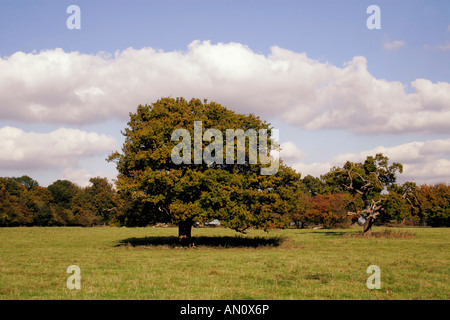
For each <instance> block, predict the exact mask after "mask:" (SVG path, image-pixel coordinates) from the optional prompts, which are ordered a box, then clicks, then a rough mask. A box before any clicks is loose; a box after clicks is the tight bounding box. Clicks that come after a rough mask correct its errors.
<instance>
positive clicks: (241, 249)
mask: <svg viewBox="0 0 450 320" xmlns="http://www.w3.org/2000/svg"><path fill="white" fill-rule="evenodd" d="M383 230H385V229H384V228H375V230H374V231H375V232H377V231H378V232H382V231H383ZM389 230H394V229H389ZM395 230H398V231H401V232H398V234H399V235H400V237H396V236H395V234H397V232H385V233H386V234H388V236H387V237H373V238H370V239H368V238H361V237H357V236H356V235H357V233H358V232H359V231H360V230H359V229H345V230H295V229H288V230H273V231H270V232H269V233H265V232H263V231H256V230H252V231H250V232H249V233H248V234H247V235H245V236H242V235H241V236H239V237H238V238H236V233H235V232H234V231H232V230H228V229H223V228H211V229H208V228H195V229H193V236H194V237H195V238H194V240H193V241H194V246H193V247H191V248H182V247H178V246H177V245H176V242H174V238H172V237H174V236H176V235H177V229H175V228H109V227H105V228H1V229H0V299H183V300H184V299H296V300H297V299H445V300H447V299H449V297H450V286H449V276H448V275H449V261H450V260H449V258H450V253H449V252H450V250H449V240H450V229H444V228H442V229H431V228H408V229H395ZM405 234H409V235H411V234H413V236H412V237H411V236H405ZM70 265H78V266H79V267H80V268H81V290H69V289H68V288H67V286H66V280H67V278H68V277H69V276H70V274H67V273H66V269H67V267H68V266H70ZM369 265H378V266H379V267H380V268H381V289H380V290H376V289H374V290H369V289H368V288H367V287H366V280H367V278H368V277H369V274H367V273H366V269H367V267H368V266H369Z"/></svg>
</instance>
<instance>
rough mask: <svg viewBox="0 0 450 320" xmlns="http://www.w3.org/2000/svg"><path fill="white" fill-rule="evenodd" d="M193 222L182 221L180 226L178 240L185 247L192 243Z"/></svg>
mask: <svg viewBox="0 0 450 320" xmlns="http://www.w3.org/2000/svg"><path fill="white" fill-rule="evenodd" d="M191 230H192V221H190V220H186V221H180V223H179V224H178V239H179V240H180V242H181V243H182V244H183V245H188V244H189V243H190V242H191Z"/></svg>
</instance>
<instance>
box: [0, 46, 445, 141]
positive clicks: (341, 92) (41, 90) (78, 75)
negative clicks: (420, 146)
mask: <svg viewBox="0 0 450 320" xmlns="http://www.w3.org/2000/svg"><path fill="white" fill-rule="evenodd" d="M0 70H2V72H1V73H0V118H1V119H5V120H8V119H9V120H16V121H24V122H27V121H28V122H51V123H58V124H59V123H76V124H84V123H89V122H99V121H103V120H105V119H110V118H113V117H119V118H121V119H127V118H128V113H129V112H130V111H135V110H136V106H137V105H138V104H145V103H151V102H154V101H156V99H158V98H161V97H163V96H173V97H177V96H183V97H185V98H187V99H189V98H191V97H198V98H208V99H209V100H214V101H217V102H219V103H221V104H223V105H225V106H227V107H229V108H231V109H233V110H236V111H238V112H245V113H248V112H252V113H255V114H257V115H260V116H262V117H267V116H278V115H279V116H281V117H282V118H283V119H284V120H285V121H287V122H288V123H290V124H293V125H297V126H300V127H304V128H307V129H311V130H314V129H322V128H338V129H345V130H349V131H351V132H356V133H363V134H379V133H404V132H416V133H417V132H422V133H423V132H426V133H449V132H450V126H449V125H448V123H450V83H448V82H437V83H433V82H431V81H430V80H427V79H417V80H415V81H413V82H412V84H411V85H412V88H413V89H414V90H415V91H414V92H412V93H406V90H405V88H406V87H405V85H403V84H402V83H400V82H396V81H386V80H383V79H377V78H375V77H374V76H373V75H372V74H370V73H369V72H368V70H367V61H366V59H365V58H364V57H354V58H353V59H352V60H351V61H350V62H348V63H347V64H346V65H344V66H343V67H337V66H334V65H331V64H329V63H323V62H319V61H317V60H313V59H310V58H308V57H307V55H306V54H305V53H296V52H293V51H290V50H286V49H282V48H279V47H276V46H275V47H272V48H271V53H270V54H269V55H267V56H265V55H262V54H258V53H255V52H254V51H252V50H251V49H250V48H248V47H247V46H245V45H242V44H239V43H227V44H224V43H218V44H211V43H210V42H209V41H204V42H200V41H194V42H192V43H191V44H190V45H189V46H188V49H187V51H185V52H180V51H171V52H163V51H158V50H155V49H153V48H143V49H140V50H136V49H132V48H129V49H126V50H124V51H121V52H116V53H115V54H114V55H110V56H108V55H105V54H103V53H101V54H97V55H88V54H82V53H79V52H70V53H66V52H64V51H63V50H61V49H55V50H45V51H41V52H39V53H23V52H16V53H15V54H13V55H12V56H10V57H7V58H3V59H0Z"/></svg>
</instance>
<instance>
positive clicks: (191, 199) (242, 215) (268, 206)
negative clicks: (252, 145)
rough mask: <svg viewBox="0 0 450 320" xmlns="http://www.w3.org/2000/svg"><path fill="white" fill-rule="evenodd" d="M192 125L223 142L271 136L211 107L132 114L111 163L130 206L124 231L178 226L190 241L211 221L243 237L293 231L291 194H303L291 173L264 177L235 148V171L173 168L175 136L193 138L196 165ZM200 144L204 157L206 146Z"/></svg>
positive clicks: (160, 104) (166, 102)
mask: <svg viewBox="0 0 450 320" xmlns="http://www.w3.org/2000/svg"><path fill="white" fill-rule="evenodd" d="M194 121H202V123H203V129H204V130H206V129H208V128H214V129H218V130H219V131H220V132H222V133H223V137H222V138H223V141H224V142H225V141H226V137H225V132H226V129H242V130H243V131H246V130H247V129H254V130H256V131H257V132H258V130H259V129H266V130H268V133H269V135H270V132H271V131H270V127H269V124H267V123H266V122H264V121H261V120H260V119H259V118H258V117H256V116H254V115H252V114H250V115H242V114H236V113H235V112H233V111H230V110H228V109H226V108H225V107H222V106H221V105H220V104H217V103H214V102H210V103H207V101H206V100H205V101H204V102H202V101H200V100H198V99H192V100H190V101H189V102H188V101H186V100H185V99H183V98H177V99H172V98H163V99H160V100H158V101H157V102H155V103H153V104H152V105H150V106H149V105H145V106H142V105H140V106H139V107H138V108H137V112H136V113H132V114H130V121H129V122H128V127H127V128H126V129H125V131H124V132H122V133H123V135H124V136H125V143H124V145H123V147H122V153H119V152H116V153H113V154H112V155H111V156H110V157H109V158H108V160H109V161H115V162H116V163H117V169H118V171H119V175H118V180H117V182H116V186H117V190H118V193H119V195H120V196H121V197H122V199H124V201H126V202H128V205H127V211H126V212H125V213H122V214H120V215H119V220H120V221H121V222H122V223H124V224H125V225H146V224H151V223H156V222H171V223H176V224H178V227H179V236H180V237H185V238H190V236H191V227H192V225H193V224H194V223H196V222H200V223H203V222H207V221H210V220H212V219H219V220H220V221H221V223H222V224H223V225H225V226H226V227H229V228H232V229H234V230H236V231H240V232H244V231H245V230H246V229H248V228H250V227H256V228H263V229H266V230H267V229H268V228H270V227H274V226H280V225H283V224H285V223H287V221H288V219H286V218H287V217H286V215H285V213H286V211H285V210H290V209H292V205H291V204H289V201H288V200H289V199H290V198H291V197H293V196H294V193H295V192H294V191H293V189H295V188H298V182H299V179H300V176H299V175H298V174H296V173H295V172H294V171H293V170H292V169H290V168H288V167H286V166H283V165H281V166H280V167H279V170H278V173H277V174H275V175H267V176H262V175H261V174H260V169H261V167H262V165H261V164H250V163H249V161H248V159H249V148H246V157H245V159H246V162H245V164H239V165H238V164H237V163H236V159H237V153H236V145H235V146H234V151H235V152H234V160H235V161H234V164H225V161H224V163H223V164H219V163H212V164H206V163H205V162H202V164H179V165H177V164H174V163H173V161H172V159H171V151H172V148H173V147H174V146H175V145H176V144H177V142H175V141H174V142H172V141H171V136H172V133H173V132H174V131H175V129H187V130H188V131H189V132H190V135H191V139H192V140H191V146H192V150H191V160H193V158H194V152H193V146H194V141H193V138H194V132H193V124H194ZM202 133H203V132H202ZM202 144H203V145H202V150H204V147H205V146H206V145H207V143H205V142H204V141H203V142H202ZM258 147H259V145H258ZM270 147H271V144H270V143H269V148H270ZM225 150H226V148H225V147H224V148H223V152H224V154H223V159H225ZM219 156H220V155H219ZM191 163H194V162H193V161H192V162H191Z"/></svg>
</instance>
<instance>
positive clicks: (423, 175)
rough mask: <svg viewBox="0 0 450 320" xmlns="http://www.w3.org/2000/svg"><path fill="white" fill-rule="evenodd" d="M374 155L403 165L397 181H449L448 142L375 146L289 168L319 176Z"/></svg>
mask: <svg viewBox="0 0 450 320" xmlns="http://www.w3.org/2000/svg"><path fill="white" fill-rule="evenodd" d="M377 153H382V154H383V155H385V156H387V157H388V158H389V161H390V163H393V162H400V163H401V164H403V174H401V175H399V182H404V181H415V182H417V183H419V184H420V183H437V182H448V181H450V160H449V158H450V139H446V140H445V139H442V140H429V141H424V142H410V143H405V144H401V145H398V146H394V147H384V146H378V147H376V148H373V149H371V150H365V151H361V152H359V153H345V154H340V155H338V156H336V157H334V158H333V159H331V161H328V162H315V163H311V164H308V163H304V162H298V163H294V164H293V165H292V167H293V168H294V169H296V170H297V171H298V172H300V173H302V176H303V177H304V176H306V175H308V174H310V175H312V176H320V175H322V174H324V173H327V172H328V171H329V170H330V169H331V168H332V167H333V166H342V165H343V164H345V162H346V161H351V162H362V161H364V160H365V159H366V158H367V157H368V156H375V155H376V154H377Z"/></svg>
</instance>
